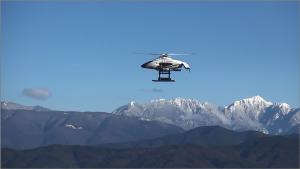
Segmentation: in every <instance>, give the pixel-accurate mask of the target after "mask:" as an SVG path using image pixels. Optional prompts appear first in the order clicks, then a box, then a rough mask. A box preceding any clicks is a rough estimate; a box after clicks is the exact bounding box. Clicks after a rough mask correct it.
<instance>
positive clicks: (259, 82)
mask: <svg viewBox="0 0 300 169" xmlns="http://www.w3.org/2000/svg"><path fill="white" fill-rule="evenodd" d="M299 16H300V13H299V2H256V1H253V2H247V3H246V2H210V3H209V2H201V1H200V2H189V3H183V2H165V3H162V2H158V3H154V2H140V3H138V2H123V3H122V2H112V3H109V2H101V1H99V2H95V1H90V2H59V1H55V2H38V1H36V2H35V1H32V2H2V3H1V17H2V18H1V22H2V24H1V31H2V34H1V35H2V36H1V43H2V50H1V92H2V98H1V99H2V100H9V101H14V102H17V103H21V104H25V105H42V106H45V107H49V108H52V109H59V110H80V111H86V110H89V111H106V112H111V111H112V110H113V109H115V108H116V107H118V106H121V105H123V104H126V103H128V102H130V101H131V100H135V101H137V102H142V103H143V102H146V101H149V100H151V99H158V98H166V99H170V98H175V97H183V98H195V99H198V100H201V101H208V102H212V103H214V104H217V105H221V106H224V105H227V104H230V103H231V102H232V101H234V100H238V99H242V98H246V97H250V96H254V95H260V96H262V97H264V98H265V99H266V100H269V101H272V102H287V103H289V104H290V105H292V106H293V107H299V77H300V76H299V55H300V50H299V46H300V43H299V42H300V41H299V37H300V36H299V30H300V25H299V20H300V18H299ZM135 52H177V53H178V52H179V53H180V52H193V53H196V54H195V55H191V56H186V57H182V56H181V57H177V58H178V59H181V60H184V61H187V62H188V63H189V64H190V65H191V72H185V71H183V72H175V73H174V74H172V76H173V78H174V79H175V80H176V82H175V83H154V82H152V81H151V80H152V79H156V78H157V72H155V71H151V70H146V69H142V68H141V67H140V65H141V64H142V63H144V62H146V61H148V60H150V59H152V56H147V55H142V54H139V55H138V54H134V53H135ZM43 89H45V90H46V92H43V91H40V92H39V93H38V94H41V96H42V97H30V95H28V94H26V92H27V93H28V92H30V91H31V90H32V91H33V92H36V90H43ZM47 92H48V93H47ZM48 96H49V97H48Z"/></svg>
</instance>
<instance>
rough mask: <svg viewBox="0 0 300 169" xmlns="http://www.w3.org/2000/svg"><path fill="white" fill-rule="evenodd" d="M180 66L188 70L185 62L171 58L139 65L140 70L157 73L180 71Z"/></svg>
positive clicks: (160, 58)
mask: <svg viewBox="0 0 300 169" xmlns="http://www.w3.org/2000/svg"><path fill="white" fill-rule="evenodd" d="M182 66H183V67H184V68H185V69H188V70H190V66H189V65H188V64H187V63H186V62H183V61H180V60H176V59H173V58H171V57H159V58H156V59H154V60H151V61H149V62H146V63H144V64H142V65H141V67H142V68H146V69H155V70H158V71H180V70H181V68H182Z"/></svg>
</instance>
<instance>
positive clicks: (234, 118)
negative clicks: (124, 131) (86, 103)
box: [113, 96, 300, 134]
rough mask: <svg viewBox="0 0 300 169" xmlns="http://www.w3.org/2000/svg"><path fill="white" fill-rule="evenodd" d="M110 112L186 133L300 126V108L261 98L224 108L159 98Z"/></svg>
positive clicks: (282, 129)
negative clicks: (212, 128) (219, 128)
mask: <svg viewBox="0 0 300 169" xmlns="http://www.w3.org/2000/svg"><path fill="white" fill-rule="evenodd" d="M113 113H114V114H117V115H123V116H133V117H138V118H140V119H142V120H148V121H150V120H157V121H162V122H165V123H169V124H173V125H177V126H180V127H182V128H184V129H186V130H188V129H192V128H195V127H199V126H209V125H219V126H222V127H226V128H229V129H233V130H257V131H262V132H265V133H270V134H282V133H286V132H288V131H289V130H290V129H291V128H293V127H294V126H296V125H299V124H300V109H293V108H291V107H290V106H289V105H288V104H286V103H275V104H274V103H272V102H269V101H266V100H265V99H263V98H262V97H260V96H254V97H251V98H246V99H242V100H239V101H235V102H233V103H232V104H230V105H228V106H225V107H220V106H216V105H214V104H211V103H208V102H200V101H198V100H195V99H183V98H176V99H171V100H165V99H158V100H152V101H150V102H147V103H144V104H139V103H136V102H130V103H129V104H127V105H124V106H122V107H119V108H117V109H116V110H114V111H113Z"/></svg>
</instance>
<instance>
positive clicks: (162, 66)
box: [141, 53, 190, 82]
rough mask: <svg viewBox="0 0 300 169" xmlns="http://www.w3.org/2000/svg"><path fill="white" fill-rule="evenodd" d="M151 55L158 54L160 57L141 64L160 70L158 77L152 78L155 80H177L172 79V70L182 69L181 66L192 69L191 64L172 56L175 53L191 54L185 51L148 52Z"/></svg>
mask: <svg viewBox="0 0 300 169" xmlns="http://www.w3.org/2000/svg"><path fill="white" fill-rule="evenodd" d="M148 54H149V55H158V56H159V57H158V58H156V59H153V60H151V61H149V62H146V63H144V64H142V65H141V67H142V68H146V69H154V70H157V71H158V79H157V80H152V81H154V82H175V80H172V79H171V71H181V68H182V67H184V68H185V69H187V70H189V71H190V66H189V64H188V63H186V62H184V61H180V60H176V59H173V58H172V56H175V55H190V54H185V53H182V54H180V53H148ZM162 75H167V77H162Z"/></svg>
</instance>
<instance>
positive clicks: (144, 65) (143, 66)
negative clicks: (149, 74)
mask: <svg viewBox="0 0 300 169" xmlns="http://www.w3.org/2000/svg"><path fill="white" fill-rule="evenodd" d="M150 62H151V61H150ZM150 62H146V63H144V64H142V65H141V67H142V68H147V66H148V64H149V63H150Z"/></svg>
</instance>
